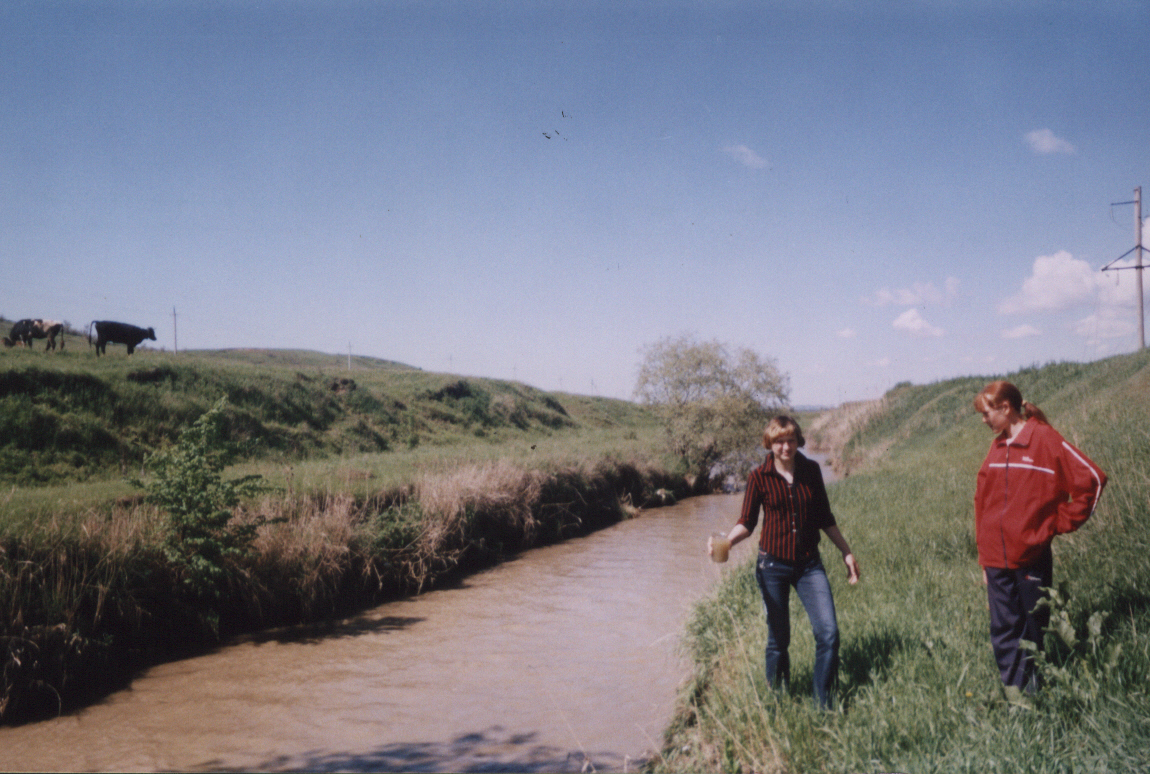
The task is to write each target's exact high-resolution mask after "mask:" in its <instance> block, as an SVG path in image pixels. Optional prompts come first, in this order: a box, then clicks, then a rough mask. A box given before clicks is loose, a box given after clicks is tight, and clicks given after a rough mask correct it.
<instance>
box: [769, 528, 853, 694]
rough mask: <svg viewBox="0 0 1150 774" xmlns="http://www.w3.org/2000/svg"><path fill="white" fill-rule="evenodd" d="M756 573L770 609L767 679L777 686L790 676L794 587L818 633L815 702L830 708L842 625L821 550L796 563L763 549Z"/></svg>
mask: <svg viewBox="0 0 1150 774" xmlns="http://www.w3.org/2000/svg"><path fill="white" fill-rule="evenodd" d="M755 578H756V579H757V580H758V582H759V590H760V591H761V592H762V594H763V608H764V609H765V610H766V613H767V652H766V658H767V682H768V683H769V684H770V685H771V686H772V687H773V686H776V685H780V684H782V685H785V684H786V683H787V682H788V681H789V680H790V676H791V660H790V656H789V655H788V653H787V649H788V647H790V644H791V615H790V598H791V587H792V586H794V587H795V591H796V592H798V595H799V599H800V600H801V601H802V603H803V607H805V608H806V610H807V617H808V618H810V620H811V632H812V633H813V634H814V636H815V673H814V696H815V701H816V702H817V703H818V705H819V706H820V707H822V708H823V709H829V708H830V706H831V698H832V697H831V692H832V691H833V689H834V686H835V682H836V681H837V680H838V674H839V624H838V619H837V618H836V617H835V601H834V598H833V597H832V596H831V585H830V583H829V582H828V581H827V573H826V570H825V569H824V568H823V562H822V559H820V558H819V557H818V556H817V555H816V556H815V557H814V558H813V559H808V560H806V561H805V562H800V563H798V564H792V563H790V562H784V561H783V560H781V559H778V558H776V557H774V556H771V555H770V554H768V553H766V552H764V551H760V552H759V561H758V563H757V565H756V567H755Z"/></svg>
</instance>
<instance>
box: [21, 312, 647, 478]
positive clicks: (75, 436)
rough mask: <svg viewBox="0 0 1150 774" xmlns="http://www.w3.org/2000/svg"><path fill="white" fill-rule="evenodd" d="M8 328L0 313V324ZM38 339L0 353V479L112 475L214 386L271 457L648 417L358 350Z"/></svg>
mask: <svg viewBox="0 0 1150 774" xmlns="http://www.w3.org/2000/svg"><path fill="white" fill-rule="evenodd" d="M10 327H11V323H0V334H3V335H6V334H7V330H8V328H10ZM40 344H41V348H34V349H33V350H32V351H29V350H26V349H23V348H13V349H4V350H0V485H8V486H11V485H16V486H19V487H35V486H49V485H58V484H65V483H74V482H77V481H80V482H82V481H102V480H103V481H106V480H111V479H118V478H121V477H122V476H124V475H125V474H126V473H129V472H132V471H134V470H136V469H138V467H139V464H140V462H141V460H142V459H143V457H144V455H146V454H147V453H148V452H149V451H151V450H154V449H157V448H160V447H163V446H164V445H165V444H168V443H171V442H172V441H174V440H175V438H176V437H177V436H178V434H179V432H180V430H181V429H183V428H185V427H187V426H188V425H189V424H190V422H191V421H193V420H194V419H195V418H196V417H197V416H199V415H200V414H202V413H203V412H204V411H206V410H207V409H208V408H209V407H210V406H211V405H212V404H213V403H215V401H216V400H217V399H219V398H220V397H226V398H227V399H228V402H229V409H228V412H229V421H230V424H231V427H232V430H233V432H234V434H235V435H236V436H237V437H238V438H241V439H243V440H246V441H249V442H252V444H253V445H252V452H251V454H250V455H249V459H252V460H256V459H259V460H263V461H265V462H267V463H269V464H271V463H277V464H278V463H284V464H288V463H290V464H298V463H302V462H307V461H311V462H315V461H318V460H325V459H333V458H336V457H347V456H348V455H377V454H381V453H386V452H410V451H412V450H415V449H418V448H420V447H432V448H439V449H443V448H447V447H460V446H469V447H479V446H482V445H484V444H486V445H489V446H490V445H493V444H503V443H505V442H508V441H512V440H517V439H523V440H527V439H531V440H532V441H533V442H535V443H536V445H538V443H537V442H538V441H539V440H542V439H546V438H549V437H551V436H553V435H555V434H567V435H571V434H576V435H577V434H579V433H580V432H584V431H586V432H590V431H595V430H603V429H611V430H615V431H618V434H619V435H623V434H626V433H627V432H632V433H638V432H641V431H646V430H649V429H650V428H652V427H653V426H654V419H653V417H652V416H651V415H650V413H649V412H647V411H646V410H645V409H643V408H642V407H640V406H638V405H635V404H632V403H628V402H626V401H617V400H610V399H598V398H593V397H586V396H575V395H553V394H549V393H545V392H543V391H541V390H537V389H535V388H532V387H529V386H527V385H524V384H518V383H514V382H507V381H500V380H492V379H476V378H464V377H459V376H455V375H449V374H437V373H429V372H425V371H421V370H419V369H416V368H412V367H409V366H405V365H403V364H400V363H395V362H391V361H386V360H379V359H374V358H367V357H352V358H351V359H350V363H349V360H348V358H347V356H340V355H325V354H321V353H317V352H305V351H293V350H250V349H248V350H220V351H184V352H180V353H172V352H165V351H159V350H150V349H143V350H139V351H137V353H136V354H135V355H133V356H131V357H128V356H126V355H125V353H124V349H123V347H116V346H115V345H113V346H112V347H111V348H110V349H109V355H108V356H106V357H100V358H96V356H95V355H94V353H93V351H92V350H91V349H89V348H88V346H87V343H86V342H85V341H84V339H83V338H78V337H76V336H74V335H72V336H69V337H68V341H67V347H66V348H65V350H64V351H63V352H51V353H50V352H45V351H43V349H42V342H41V343H40ZM378 462H379V461H377V463H378ZM378 466H379V465H378V464H377V465H376V467H378Z"/></svg>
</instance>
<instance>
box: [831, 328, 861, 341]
mask: <svg viewBox="0 0 1150 774" xmlns="http://www.w3.org/2000/svg"><path fill="white" fill-rule="evenodd" d="M835 335H836V336H838V337H839V338H840V339H853V338H854V337H855V336H857V335H858V334H857V333H855V330H854V328H843V329H842V330H841V331H839V332H838V333H836V334H835Z"/></svg>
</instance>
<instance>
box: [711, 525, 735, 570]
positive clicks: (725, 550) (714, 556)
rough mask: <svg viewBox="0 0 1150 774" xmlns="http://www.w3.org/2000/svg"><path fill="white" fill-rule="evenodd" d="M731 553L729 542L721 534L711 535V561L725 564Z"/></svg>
mask: <svg viewBox="0 0 1150 774" xmlns="http://www.w3.org/2000/svg"><path fill="white" fill-rule="evenodd" d="M730 552H731V541H729V540H727V536H726V535H724V534H723V533H721V532H713V533H711V561H712V562H719V563H722V562H725V561H727V557H728V556H729V555H730Z"/></svg>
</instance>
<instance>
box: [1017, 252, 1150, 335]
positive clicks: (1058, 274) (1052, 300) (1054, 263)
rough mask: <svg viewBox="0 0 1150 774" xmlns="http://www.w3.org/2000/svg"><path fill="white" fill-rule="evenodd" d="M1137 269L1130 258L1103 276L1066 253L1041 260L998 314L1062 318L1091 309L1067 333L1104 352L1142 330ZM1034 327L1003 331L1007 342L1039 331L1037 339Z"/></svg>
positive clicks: (1036, 260) (1118, 262)
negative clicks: (1106, 345)
mask: <svg viewBox="0 0 1150 774" xmlns="http://www.w3.org/2000/svg"><path fill="white" fill-rule="evenodd" d="M1133 266H1134V259H1133V258H1124V259H1122V260H1121V261H1115V262H1114V263H1112V264H1110V268H1112V269H1115V271H1106V272H1102V271H1097V270H1095V269H1093V268H1091V267H1090V265H1089V264H1088V263H1086V261H1082V260H1078V259H1076V258H1074V257H1073V256H1072V255H1071V254H1070V253H1068V252H1066V251H1065V250H1061V251H1059V252H1057V253H1055V254H1054V255H1040V256H1038V257H1037V258H1035V259H1034V266H1033V267H1032V269H1031V272H1030V276H1029V277H1027V278H1026V279H1025V280H1023V282H1022V288H1021V290H1019V291H1018V292H1017V293H1015V294H1014V295H1012V296H1010V297H1009V298H1006V299H1004V300H1003V301H1002V302H1001V303H999V305H998V311H999V312H1000V313H1002V314H1025V313H1037V312H1053V313H1058V312H1065V311H1068V310H1072V309H1075V308H1078V309H1081V308H1083V307H1086V308H1090V309H1092V312H1091V314H1089V315H1088V316H1087V317H1084V318H1082V319H1080V320H1078V321H1076V322H1075V323H1073V324H1068V326H1067V327H1068V328H1069V329H1070V330H1072V331H1073V332H1074V333H1076V334H1077V335H1079V336H1081V337H1083V338H1085V339H1086V340H1087V342H1088V343H1089V344H1090V345H1092V346H1094V347H1095V348H1096V349H1098V351H1099V352H1102V349H1099V348H1100V347H1102V346H1103V342H1105V341H1107V340H1110V339H1116V338H1121V337H1123V336H1130V335H1132V334H1133V333H1134V332H1135V329H1136V328H1137V325H1136V322H1135V321H1136V319H1137V310H1138V283H1137V273H1136V272H1134V271H1130V270H1129V269H1130V268H1132V267H1133ZM1119 269H1120V271H1119ZM1030 327H1031V326H1029V325H1021V326H1018V327H1016V328H1012V329H1010V330H1007V331H1003V337H1004V338H1021V337H1023V336H1030V335H1037V329H1035V331H1036V332H1035V333H1030V332H1029V331H1028V329H1029V328H1030Z"/></svg>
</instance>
